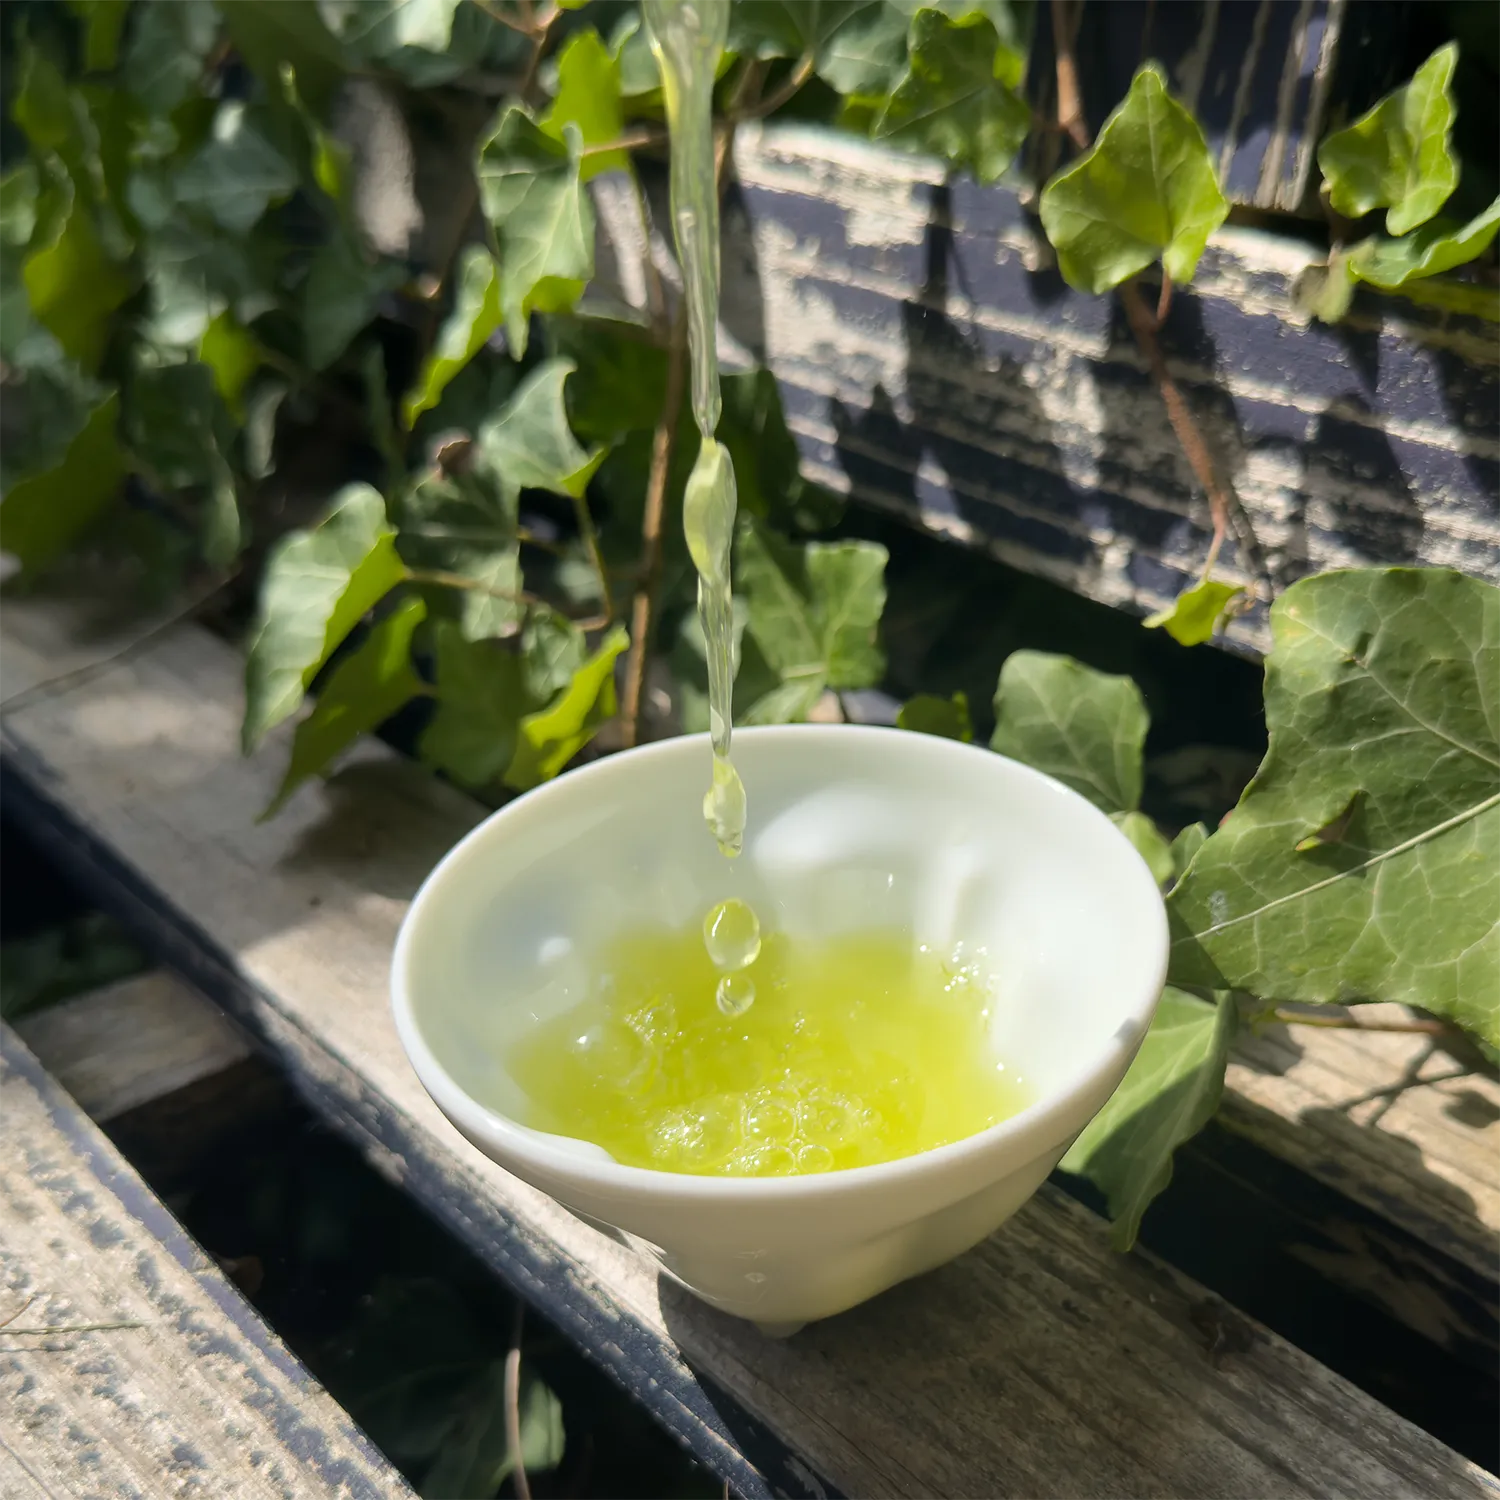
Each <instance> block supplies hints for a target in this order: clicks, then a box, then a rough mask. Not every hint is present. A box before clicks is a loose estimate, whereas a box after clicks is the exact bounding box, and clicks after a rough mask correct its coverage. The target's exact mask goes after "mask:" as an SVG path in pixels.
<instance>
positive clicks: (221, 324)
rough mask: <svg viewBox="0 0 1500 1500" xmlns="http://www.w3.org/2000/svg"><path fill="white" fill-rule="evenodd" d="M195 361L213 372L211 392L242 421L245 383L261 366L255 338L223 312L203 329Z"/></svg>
mask: <svg viewBox="0 0 1500 1500" xmlns="http://www.w3.org/2000/svg"><path fill="white" fill-rule="evenodd" d="M198 358H199V359H200V360H202V361H203V363H204V364H205V365H206V366H207V367H208V368H209V370H210V371H211V372H212V373H213V380H214V389H215V390H216V391H218V393H219V395H220V396H221V397H222V398H223V400H224V403H225V405H226V406H228V408H229V409H230V411H231V412H233V413H234V414H235V416H236V417H237V418H239V419H240V420H243V417H244V409H245V408H244V402H243V401H242V399H241V398H242V397H243V395H244V393H245V384H246V382H247V381H248V380H249V379H250V377H251V376H252V375H253V374H254V373H255V372H256V371H257V370H258V369H259V368H260V363H261V347H260V344H259V342H258V341H257V340H256V338H255V335H254V334H252V333H250V332H249V331H248V330H246V329H244V328H241V327H240V325H239V324H238V323H237V322H235V320H234V317H233V315H232V314H231V313H230V312H229V311H228V310H227V309H226V310H225V311H224V312H221V313H220V314H219V315H218V317H216V318H215V319H214V320H213V321H212V322H211V323H210V324H209V325H208V327H207V328H205V329H204V330H203V337H202V338H201V339H199V341H198Z"/></svg>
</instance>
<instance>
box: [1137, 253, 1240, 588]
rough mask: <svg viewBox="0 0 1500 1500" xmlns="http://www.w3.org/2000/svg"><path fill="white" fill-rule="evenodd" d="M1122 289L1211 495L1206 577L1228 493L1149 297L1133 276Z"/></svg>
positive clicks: (1191, 460) (1165, 400)
mask: <svg viewBox="0 0 1500 1500" xmlns="http://www.w3.org/2000/svg"><path fill="white" fill-rule="evenodd" d="M1119 291H1120V301H1121V303H1122V304H1123V305H1124V308H1125V318H1126V320H1127V321H1128V322H1129V324H1130V331H1131V332H1132V333H1133V334H1134V335H1135V341H1136V343H1137V344H1138V345H1139V346H1140V350H1141V353H1142V354H1143V355H1145V357H1146V364H1147V365H1148V366H1149V367H1150V370H1151V378H1152V379H1153V380H1154V381H1155V382H1156V389H1157V391H1158V392H1159V393H1160V395H1161V399H1162V405H1163V406H1165V407H1166V409H1167V420H1168V421H1169V422H1170V423H1171V424H1172V431H1173V432H1174V433H1175V434H1176V436H1177V442H1178V446H1179V447H1181V449H1182V451H1183V453H1184V454H1185V455H1186V457H1187V461H1188V465H1189V467H1190V468H1191V469H1192V471H1193V477H1194V478H1195V479H1196V480H1197V481H1198V483H1199V485H1200V486H1201V487H1202V489H1203V492H1204V493H1205V494H1206V495H1207V496H1208V508H1209V512H1210V514H1211V515H1212V516H1213V524H1214V531H1213V540H1212V541H1211V542H1210V543H1209V547H1208V560H1207V562H1206V563H1205V564H1204V567H1203V576H1204V577H1205V578H1207V577H1208V575H1209V574H1210V573H1211V572H1212V571H1213V566H1214V564H1215V563H1216V562H1217V561H1218V560H1219V549H1220V548H1221V547H1222V546H1223V545H1224V533H1225V531H1226V529H1227V528H1228V525H1229V505H1230V501H1229V494H1228V491H1227V490H1226V489H1225V488H1224V486H1223V485H1222V484H1220V482H1219V477H1218V475H1217V474H1216V473H1215V471H1214V461H1213V457H1212V455H1211V454H1210V453H1209V451H1208V444H1207V442H1206V441H1205V440H1204V437H1203V432H1202V430H1201V429H1200V428H1199V426H1198V422H1197V419H1196V418H1195V417H1194V416H1193V413H1192V409H1191V408H1190V407H1189V406H1188V404H1187V400H1186V398H1185V397H1184V396H1183V394H1182V391H1181V389H1180V388H1179V387H1178V384H1177V382H1176V380H1175V379H1174V378H1173V376H1172V372H1171V371H1170V370H1169V369H1168V368H1167V360H1166V356H1165V355H1164V354H1163V353H1162V352H1161V343H1160V341H1159V340H1158V339H1157V337H1156V319H1155V318H1154V317H1152V314H1151V309H1150V308H1149V307H1148V306H1147V305H1146V299H1145V298H1144V297H1143V296H1142V295H1141V289H1140V287H1139V285H1138V284H1137V283H1136V281H1135V280H1134V279H1133V278H1132V279H1131V280H1130V281H1126V282H1123V283H1122V284H1121V286H1120V288H1119Z"/></svg>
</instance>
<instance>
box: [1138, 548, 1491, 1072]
mask: <svg viewBox="0 0 1500 1500" xmlns="http://www.w3.org/2000/svg"><path fill="white" fill-rule="evenodd" d="M1271 635H1272V650H1271V654H1270V656H1269V657H1268V658H1267V660H1266V690H1265V705H1266V724H1267V728H1268V729H1269V731H1270V748H1269V749H1268V750H1267V752H1266V758H1265V760H1264V761H1263V762H1262V764H1261V767H1260V770H1259V771H1258V772H1257V773H1256V775H1255V779H1254V781H1252V782H1251V783H1250V786H1249V787H1248V788H1247V790H1246V791H1245V794H1244V796H1243V797H1242V798H1241V799H1240V804H1239V806H1238V807H1237V808H1236V809H1235V810H1234V812H1232V813H1231V814H1230V816H1229V818H1228V819H1227V820H1226V822H1225V823H1224V825H1223V826H1222V827H1221V828H1220V829H1219V830H1218V831H1217V832H1216V833H1215V834H1213V835H1212V837H1210V838H1209V839H1208V841H1207V842H1206V843H1205V844H1204V845H1203V847H1202V848H1201V849H1200V850H1199V851H1198V854H1197V857H1196V858H1195V859H1194V860H1193V863H1192V867H1191V868H1190V869H1189V870H1188V872H1187V874H1186V876H1185V877H1184V878H1183V880H1182V881H1181V882H1180V884H1179V885H1178V886H1177V888H1176V890H1175V891H1173V893H1172V895H1171V897H1170V898H1169V901H1168V912H1169V915H1170V917H1171V921H1172V932H1173V943H1172V957H1171V976H1172V979H1173V981H1174V982H1175V983H1178V984H1189V985H1207V986H1210V987H1212V988H1228V989H1237V990H1238V989H1243V990H1249V991H1250V992H1252V993H1253V994H1257V995H1262V996H1267V997H1273V998H1275V999H1278V1000H1311V1001H1336V1002H1341V1003H1342V1002H1351V1001H1360V1000H1394V1001H1401V1002H1403V1003H1405V1004H1408V1005H1420V1006H1423V1007H1425V1008H1426V1009H1428V1010H1431V1011H1433V1012H1435V1013H1436V1014H1438V1015H1444V1016H1448V1017H1451V1018H1452V1019H1453V1020H1455V1021H1457V1022H1458V1023H1459V1024H1460V1025H1462V1026H1464V1027H1466V1028H1467V1029H1469V1030H1470V1031H1473V1032H1474V1033H1476V1034H1477V1035H1478V1036H1480V1037H1482V1038H1483V1039H1484V1040H1486V1041H1488V1042H1489V1043H1491V1044H1492V1045H1494V1044H1496V1043H1497V1042H1500V989H1497V987H1496V985H1495V974H1496V970H1497V965H1500V924H1497V917H1500V865H1497V863H1496V861H1495V858H1494V851H1495V849H1496V847H1497V841H1500V722H1497V711H1496V695H1495V684H1496V683H1497V682H1500V589H1496V588H1495V587H1494V586H1493V585H1492V584H1487V583H1482V582H1480V580H1478V579H1476V578H1467V577H1465V576H1463V575H1462V574H1459V573H1453V572H1449V571H1447V570H1444V569H1436V568H1434V569H1406V568H1388V569H1363V568H1362V569H1357V570H1351V571H1348V572H1337V573H1324V574H1321V575H1319V576H1317V577H1314V578H1308V579H1304V580H1303V581H1301V582H1299V583H1296V584H1293V586H1292V587H1291V588H1289V589H1288V590H1287V591H1286V592H1285V593H1284V594H1283V595H1282V596H1281V597H1280V598H1279V599H1278V600H1277V601H1276V603H1275V605H1274V606H1273V607H1272V610H1271ZM1356 799H1357V801H1356ZM1345 814H1348V816H1347V818H1346V819H1345V821H1344V823H1343V825H1342V826H1341V829H1340V832H1341V836H1340V837H1339V838H1337V839H1327V838H1322V837H1320V838H1315V839H1313V840H1312V842H1311V844H1309V842H1308V840H1309V836H1311V835H1314V834H1318V833H1319V831H1320V830H1325V829H1327V828H1329V827H1330V826H1332V825H1334V824H1335V823H1336V822H1337V820H1339V819H1340V818H1341V817H1342V816H1343V815H1345ZM1299 844H1300V845H1302V848H1301V849H1300V850H1299V848H1298V845H1299Z"/></svg>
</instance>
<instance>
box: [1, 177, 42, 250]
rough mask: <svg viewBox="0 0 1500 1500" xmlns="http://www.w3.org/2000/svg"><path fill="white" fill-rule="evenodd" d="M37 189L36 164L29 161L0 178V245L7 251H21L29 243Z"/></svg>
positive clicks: (33, 227) (34, 217) (34, 216)
mask: <svg viewBox="0 0 1500 1500" xmlns="http://www.w3.org/2000/svg"><path fill="white" fill-rule="evenodd" d="M39 192H40V187H39V185H38V183H37V175H36V167H35V165H34V164H33V163H31V162H29V161H23V162H20V163H18V164H17V165H16V166H14V167H12V168H11V170H10V171H9V172H7V173H6V174H5V175H4V176H3V177H0V245H4V246H5V248H6V249H7V250H23V249H25V248H26V246H27V245H29V244H30V243H31V236H32V232H33V231H34V230H35V229H36V204H37V195H38V193H39Z"/></svg>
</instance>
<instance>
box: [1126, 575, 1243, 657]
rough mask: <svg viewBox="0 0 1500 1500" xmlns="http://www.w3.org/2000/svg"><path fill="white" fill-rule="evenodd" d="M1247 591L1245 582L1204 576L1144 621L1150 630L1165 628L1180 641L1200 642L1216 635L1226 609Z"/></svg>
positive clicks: (1190, 644) (1174, 638)
mask: <svg viewBox="0 0 1500 1500" xmlns="http://www.w3.org/2000/svg"><path fill="white" fill-rule="evenodd" d="M1244 592H1245V588H1244V585H1243V584H1238V583H1220V582H1219V581H1218V579H1216V578H1204V579H1202V580H1201V581H1200V582H1198V583H1195V584H1194V585H1193V586H1192V588H1190V589H1184V590H1183V591H1182V592H1181V593H1180V594H1179V595H1178V596H1177V597H1176V598H1175V599H1174V600H1173V601H1172V602H1171V604H1169V605H1168V606H1167V608H1166V609H1159V610H1157V612H1156V613H1155V614H1154V615H1147V616H1146V618H1145V619H1144V620H1143V621H1141V623H1142V624H1143V625H1144V626H1145V627H1146V629H1147V630H1157V629H1162V630H1165V631H1166V632H1167V634H1168V635H1169V636H1171V637H1172V639H1173V640H1174V641H1176V642H1177V643H1178V644H1179V645H1182V646H1201V645H1202V644H1203V642H1204V641H1207V640H1212V639H1213V633H1214V631H1216V630H1217V629H1218V628H1219V622H1220V620H1222V619H1223V618H1224V611H1225V610H1227V609H1228V608H1229V606H1230V604H1231V603H1233V601H1234V600H1236V599H1238V598H1239V596H1240V595H1241V594H1243V593H1244Z"/></svg>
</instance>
